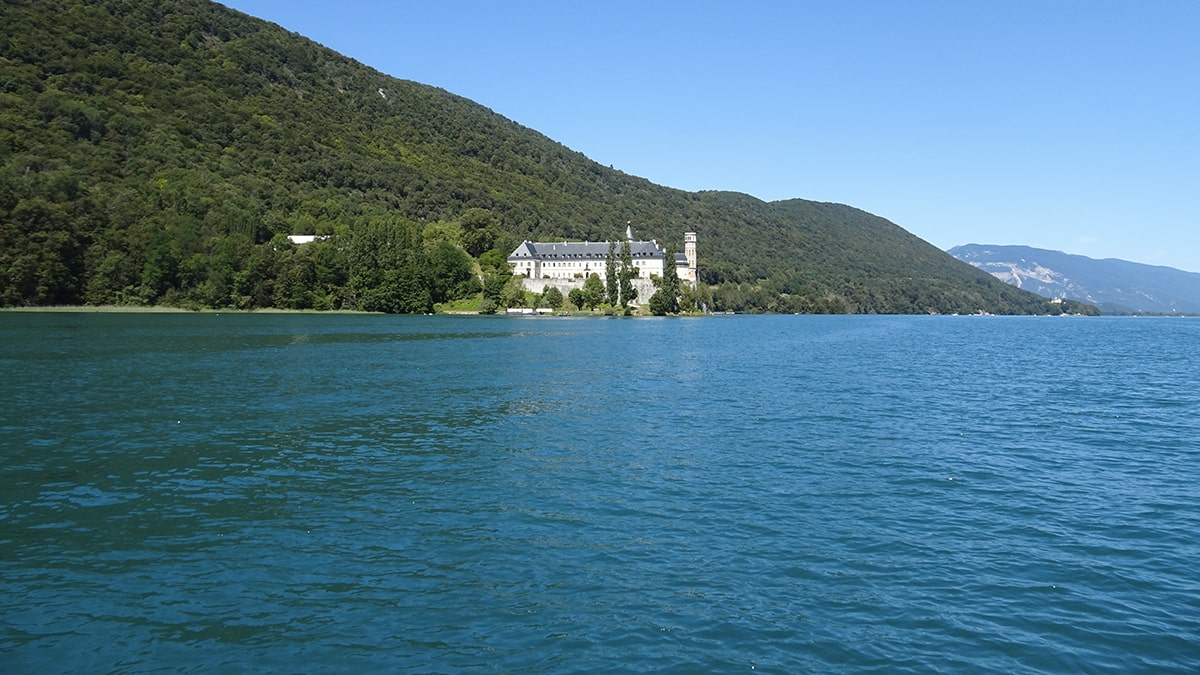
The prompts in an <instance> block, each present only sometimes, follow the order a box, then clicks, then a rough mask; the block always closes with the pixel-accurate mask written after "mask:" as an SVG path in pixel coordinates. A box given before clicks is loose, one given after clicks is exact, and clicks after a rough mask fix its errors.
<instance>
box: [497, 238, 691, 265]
mask: <svg viewBox="0 0 1200 675" xmlns="http://www.w3.org/2000/svg"><path fill="white" fill-rule="evenodd" d="M620 248H621V246H620V244H618V245H617V251H618V255H619V254H620ZM629 253H630V255H631V256H632V257H633V259H634V260H639V259H641V260H644V259H647V258H662V257H663V250H662V249H661V248H659V246H658V244H657V243H656V242H653V241H631V242H629ZM681 257H682V258H683V259H684V260H685V261H686V257H683V256H682V255H681V254H676V255H675V259H676V260H679V259H680V258H681ZM528 258H537V259H541V260H604V259H606V258H608V242H607V241H558V242H545V241H538V242H534V241H526V242H523V243H522V244H521V245H520V246H518V247H517V249H516V250H515V251H513V252H512V254H511V255H509V256H508V259H509V260H510V261H514V262H515V261H517V260H524V259H528Z"/></svg>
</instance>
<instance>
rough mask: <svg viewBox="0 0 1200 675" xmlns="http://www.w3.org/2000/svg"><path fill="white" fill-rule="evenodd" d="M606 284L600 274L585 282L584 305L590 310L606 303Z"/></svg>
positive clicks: (590, 277)
mask: <svg viewBox="0 0 1200 675" xmlns="http://www.w3.org/2000/svg"><path fill="white" fill-rule="evenodd" d="M604 296H605V293H604V283H603V282H601V281H600V275H599V274H593V275H591V276H589V277H588V278H587V280H586V281H584V282H583V305H584V307H586V308H588V309H596V308H597V307H599V306H600V305H601V304H603V302H604Z"/></svg>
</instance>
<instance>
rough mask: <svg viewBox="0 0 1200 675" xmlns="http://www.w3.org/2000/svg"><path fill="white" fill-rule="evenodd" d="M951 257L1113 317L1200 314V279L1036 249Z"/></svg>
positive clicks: (993, 249)
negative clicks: (1098, 309)
mask: <svg viewBox="0 0 1200 675" xmlns="http://www.w3.org/2000/svg"><path fill="white" fill-rule="evenodd" d="M948 253H949V254H950V255H952V256H954V257H956V258H958V259H959V260H961V261H963V262H965V263H968V264H970V265H973V266H975V267H977V268H979V269H981V270H983V271H985V272H988V273H989V274H991V275H993V276H995V277H996V278H998V279H1000V280H1001V281H1004V282H1006V283H1009V284H1012V285H1014V286H1017V287H1019V288H1023V289H1025V290H1028V291H1032V292H1034V293H1037V294H1038V295H1041V296H1044V297H1047V298H1066V299H1069V300H1077V301H1080V302H1087V303H1090V304H1094V305H1096V306H1097V307H1099V308H1100V309H1101V310H1103V311H1104V312H1106V313H1114V314H1198V313H1200V274H1197V273H1194V272H1186V271H1183V270H1178V269H1175V268H1172V267H1163V266H1158V265H1146V264H1142V263H1135V262H1130V261H1127V260H1119V259H1116V258H1106V259H1102V260H1097V259H1095V258H1089V257H1087V256H1082V255H1075V254H1069V253H1063V252H1062V251H1051V250H1046V249H1039V248H1032V247H1029V246H997V245H983V244H966V245H963V246H956V247H954V248H952V249H950V250H949V251H948Z"/></svg>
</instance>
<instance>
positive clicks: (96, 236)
mask: <svg viewBox="0 0 1200 675" xmlns="http://www.w3.org/2000/svg"><path fill="white" fill-rule="evenodd" d="M0 45H2V50H0V54H2V57H0V305H31V304H74V303H93V304H100V303H134V304H138V303H141V304H155V303H172V304H188V305H199V306H217V307H222V306H236V307H253V306H269V305H277V306H292V304H294V303H297V302H302V303H309V305H311V306H318V307H355V306H360V305H359V304H358V303H359V302H360V299H359V298H360V296H359V295H357V294H356V293H355V292H351V291H347V284H348V283H349V282H348V281H347V280H348V279H351V277H353V276H354V275H355V271H354V269H353V266H354V265H355V264H360V265H361V264H366V263H362V262H361V261H360V262H359V263H355V261H354V260H349V261H347V260H346V252H345V250H344V247H339V246H338V245H335V244H332V243H330V244H328V245H322V246H313V247H311V248H308V249H306V250H303V251H299V252H296V251H291V250H286V246H287V245H286V242H282V240H281V239H280V235H285V234H310V233H317V234H337V235H339V236H340V237H341V240H342V241H345V240H347V238H348V237H349V236H351V235H353V234H354V233H355V232H361V231H363V230H364V228H369V227H372V226H381V227H405V228H408V234H407V235H405V236H406V237H407V238H408V239H409V240H412V241H420V239H421V236H422V234H421V232H422V230H423V229H426V225H427V224H430V223H443V224H445V223H450V224H451V226H452V227H451V228H450V229H451V230H453V228H454V227H455V226H456V224H457V223H460V222H462V221H464V219H475V220H476V221H478V220H480V218H482V219H483V220H484V221H489V222H492V223H493V224H494V228H495V230H496V234H495V235H494V236H490V237H488V238H486V242H487V244H486V245H488V246H492V245H494V246H495V247H496V248H497V249H501V250H502V252H504V253H507V250H503V249H506V248H511V247H512V246H513V245H515V243H517V242H519V241H520V240H522V239H606V238H612V237H615V236H617V235H618V233H620V232H622V231H623V229H624V225H625V223H626V222H628V221H632V222H633V223H634V226H635V229H636V231H637V232H638V234H639V235H642V236H645V237H654V238H657V239H658V240H660V241H664V242H678V241H679V240H680V238H681V235H682V233H683V232H684V231H685V230H692V231H696V232H697V233H698V234H699V239H700V254H701V277H702V279H703V280H704V281H706V282H708V283H710V284H713V285H714V288H715V290H716V295H715V297H716V299H717V301H718V303H719V304H723V305H724V306H725V307H727V308H733V309H751V310H767V311H770V310H775V311H853V312H929V311H938V312H953V311H958V312H971V311H981V310H982V311H990V312H996V313H1030V312H1043V311H1047V310H1048V309H1049V308H1048V306H1047V304H1046V303H1045V302H1044V300H1043V299H1041V298H1038V297H1037V296H1034V295H1032V294H1028V293H1024V292H1020V291H1016V290H1014V289H1013V288H1012V287H1010V286H1008V285H1005V284H1002V283H1000V282H998V281H996V280H995V279H993V278H992V277H991V276H989V275H986V274H983V273H981V272H977V271H975V270H973V269H972V268H970V267H969V266H966V265H962V264H961V263H959V262H957V261H955V260H953V259H952V258H951V257H950V256H947V255H945V254H943V253H941V252H940V251H937V250H936V249H935V248H934V247H932V246H930V245H929V244H926V243H925V242H922V241H920V240H919V239H917V238H915V237H913V236H912V235H909V234H908V233H906V232H904V231H903V230H901V229H900V228H899V227H897V226H895V225H894V224H892V223H889V222H888V221H886V220H883V219H882V218H878V217H875V216H871V215H870V214H867V213H864V212H862V211H859V210H857V209H853V208H851V207H847V206H841V205H834V204H823V203H817V202H809V201H803V200H793V201H785V202H778V203H765V202H762V201H760V200H757V199H754V198H752V197H749V196H746V195H738V194H730V193H719V192H713V193H687V192H683V191H680V190H674V189H670V188H665V187H660V186H657V185H654V184H652V183H650V182H649V181H647V180H645V179H642V178H638V177H634V176H630V175H627V174H624V173H622V172H620V171H615V170H613V169H610V168H607V167H604V166H601V165H599V164H597V163H595V162H592V161H590V160H589V159H587V158H586V157H584V156H583V155H582V154H580V153H577V152H574V151H572V150H570V149H569V148H567V147H565V146H563V145H562V144H559V143H556V142H554V141H552V140H551V139H549V138H546V137H545V136H543V135H541V134H539V133H537V132H535V131H532V130H530V129H527V128H525V127H522V126H521V125H520V124H518V123H516V122H513V121H511V120H508V119H506V118H504V117H502V116H500V115H497V114H495V113H493V112H492V111H489V110H487V109H486V108H484V107H482V106H480V105H478V104H476V103H473V102H471V101H469V100H466V99H464V98H461V97H458V96H455V95H452V94H450V93H448V92H446V91H443V90H441V89H437V88H435V87H430V86H426V85H422V84H417V83H414V82H410V81H405V80H401V79H397V78H394V77H390V76H387V75H384V74H382V73H379V72H378V71H376V70H373V69H371V68H369V67H367V66H364V65H362V64H359V63H357V62H355V61H353V60H351V59H349V58H346V57H344V56H341V55H339V54H337V53H335V52H333V51H331V50H329V49H326V48H324V47H321V46H320V45H318V44H316V43H314V42H312V41H310V40H307V39H305V38H303V37H301V36H299V35H296V34H294V33H290V32H288V31H286V30H284V29H282V28H280V27H278V26H275V25H273V24H270V23H267V22H264V21H261V20H258V19H254V18H252V17H248V16H246V15H244V14H241V13H239V12H236V11H233V10H230V9H227V8H225V7H223V6H221V5H218V4H215V3H212V2H208V1H207V0H98V1H92V2H84V1H82V0H74V1H72V0H8V1H7V2H6V3H4V5H3V6H2V9H0ZM467 214H473V215H470V216H468V215H467ZM480 214H483V215H482V216H480ZM443 229H445V228H443ZM426 233H428V230H427V229H426ZM342 235H345V236H342ZM389 236H390V235H389ZM393 238H394V237H393ZM451 239H452V240H453V237H451ZM333 241H335V242H336V241H338V238H337V237H335V238H334V239H333ZM455 241H456V240H455ZM456 243H457V241H456ZM471 252H472V254H473V255H478V254H479V251H471ZM282 287H288V288H290V289H291V290H290V291H289V292H288V293H290V294H284V293H283V292H282V291H281V288H282ZM305 289H307V290H305ZM299 291H303V293H300V292H299ZM301 297H303V298H304V299H303V300H302V301H301V300H297V298H301ZM314 297H315V298H318V300H316V301H314V300H313V299H312V298H314ZM289 303H292V304H289ZM301 306H306V305H304V304H301Z"/></svg>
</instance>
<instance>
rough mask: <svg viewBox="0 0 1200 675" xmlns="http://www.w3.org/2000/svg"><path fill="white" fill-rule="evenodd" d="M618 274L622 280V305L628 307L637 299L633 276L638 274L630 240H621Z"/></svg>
mask: <svg viewBox="0 0 1200 675" xmlns="http://www.w3.org/2000/svg"><path fill="white" fill-rule="evenodd" d="M617 276H618V278H619V280H620V296H621V297H620V302H621V306H622V307H628V306H629V303H631V302H633V301H634V300H636V299H637V289H636V288H634V287H633V278H634V277H636V276H637V270H636V269H634V267H633V254H632V253H631V252H630V248H629V242H628V241H623V242H621V264H620V267H619V269H618V271H617Z"/></svg>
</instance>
